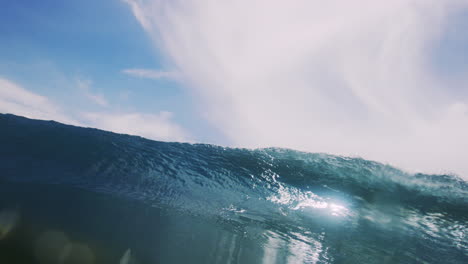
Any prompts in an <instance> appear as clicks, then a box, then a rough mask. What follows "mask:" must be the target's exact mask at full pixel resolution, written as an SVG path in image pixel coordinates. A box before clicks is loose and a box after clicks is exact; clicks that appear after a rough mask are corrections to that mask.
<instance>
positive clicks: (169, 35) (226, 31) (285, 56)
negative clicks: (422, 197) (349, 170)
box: [127, 0, 468, 176]
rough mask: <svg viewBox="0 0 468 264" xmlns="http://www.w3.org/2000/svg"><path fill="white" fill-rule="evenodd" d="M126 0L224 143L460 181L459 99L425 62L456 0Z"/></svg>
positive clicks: (462, 109)
mask: <svg viewBox="0 0 468 264" xmlns="http://www.w3.org/2000/svg"><path fill="white" fill-rule="evenodd" d="M127 3H129V4H130V5H131V7H132V10H133V13H134V14H135V16H136V17H137V19H138V20H139V21H140V22H141V23H142V25H143V28H144V29H145V30H146V31H147V32H148V33H149V34H150V36H151V37H152V39H153V40H154V42H155V44H156V45H157V46H158V47H159V48H161V49H162V50H163V51H164V52H165V53H166V55H167V57H168V58H169V59H170V60H171V62H172V63H174V65H175V66H176V67H177V68H178V69H180V74H181V75H182V76H183V78H184V79H186V80H188V82H189V84H190V85H191V86H192V87H193V88H194V89H195V90H196V91H197V93H198V94H200V95H201V96H202V98H203V99H204V100H203V104H201V106H202V107H204V109H203V110H204V111H203V112H206V113H208V114H207V118H209V119H210V120H211V121H212V122H213V124H214V125H215V126H217V127H218V128H219V129H220V130H221V131H223V132H224V133H225V134H226V135H227V136H228V137H229V138H230V139H231V140H232V142H233V144H234V145H240V146H250V147H258V146H283V147H292V148H296V149H301V150H308V151H312V152H329V153H335V154H343V155H360V156H363V157H364V158H369V159H375V160H379V161H383V162H390V163H392V164H394V165H397V166H401V167H403V168H406V169H415V170H422V171H434V172H439V171H441V170H445V171H456V172H458V173H461V174H463V175H466V176H468V163H466V160H465V159H466V157H467V156H468V137H466V136H463V135H466V134H468V133H467V132H468V117H467V114H466V105H467V101H468V100H467V98H457V97H456V96H455V95H454V94H452V93H451V91H450V90H449V89H446V88H445V87H446V83H445V81H444V80H443V79H442V78H440V77H439V76H438V74H437V72H434V71H433V67H432V66H431V65H430V60H431V57H430V56H431V52H433V49H434V46H435V44H436V42H437V38H438V37H439V36H440V34H441V33H442V32H443V30H444V27H445V26H446V25H447V22H448V21H449V19H450V18H451V15H452V14H453V12H454V10H457V9H461V8H465V9H466V8H467V7H468V2H467V1H465V0H445V1H440V0H394V1H375V0H355V1H340V0H329V1H322V0H291V1H283V0H239V1H229V0H203V1H201V0H200V1H197V0H194V1H183V0H146V1H144V0H140V1H137V0H133V1H131V0H127Z"/></svg>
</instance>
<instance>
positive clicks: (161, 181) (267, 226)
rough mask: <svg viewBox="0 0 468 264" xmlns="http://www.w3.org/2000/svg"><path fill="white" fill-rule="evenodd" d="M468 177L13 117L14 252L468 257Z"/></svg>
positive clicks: (9, 229) (3, 125)
mask: <svg viewBox="0 0 468 264" xmlns="http://www.w3.org/2000/svg"><path fill="white" fill-rule="evenodd" d="M467 231H468V184H467V182H466V181H464V180H462V179H460V178H459V177H457V176H454V175H425V174H409V173H405V172H403V171H400V170H398V169H396V168H393V167H391V166H387V165H383V164H380V163H377V162H373V161H367V160H363V159H359V158H346V157H339V156H332V155H326V154H313V153H304V152H297V151H293V150H288V149H276V148H270V149H258V150H248V149H231V148H223V147H218V146H212V145H203V144H185V143H164V142H156V141H151V140H147V139H144V138H140V137H134V136H128V135H119V134H114V133H109V132H105V131H100V130H96V129H89V128H79V127H73V126H67V125H63V124H59V123H56V122H47V121H38V120H30V119H26V118H23V117H18V116H13V115H0V263H81V264H90V263H120V264H128V263H142V264H144V263H240V264H244V263H245V264H248V263H468V239H467Z"/></svg>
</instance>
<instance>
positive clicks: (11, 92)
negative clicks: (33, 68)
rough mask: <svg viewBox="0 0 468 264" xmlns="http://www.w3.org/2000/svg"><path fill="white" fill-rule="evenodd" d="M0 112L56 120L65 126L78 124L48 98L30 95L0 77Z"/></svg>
mask: <svg viewBox="0 0 468 264" xmlns="http://www.w3.org/2000/svg"><path fill="white" fill-rule="evenodd" d="M0 112H1V113H12V114H16V115H21V116H25V117H29V118H34V119H43V120H56V121H59V122H63V123H67V124H77V123H78V122H77V121H76V120H74V119H73V118H70V117H69V116H67V115H65V114H63V111H62V109H61V108H60V107H59V106H57V105H56V104H54V103H53V102H51V101H50V100H49V99H48V98H46V97H44V96H41V95H38V94H35V93H32V92H30V91H28V90H26V89H24V88H23V87H21V86H19V85H18V84H16V83H14V82H12V81H10V80H8V79H5V78H2V77H0Z"/></svg>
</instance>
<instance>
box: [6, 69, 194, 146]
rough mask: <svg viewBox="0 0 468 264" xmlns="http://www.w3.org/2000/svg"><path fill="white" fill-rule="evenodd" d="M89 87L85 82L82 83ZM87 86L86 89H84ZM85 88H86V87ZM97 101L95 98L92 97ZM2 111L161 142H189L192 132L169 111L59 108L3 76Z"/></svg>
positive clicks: (43, 97)
mask: <svg viewBox="0 0 468 264" xmlns="http://www.w3.org/2000/svg"><path fill="white" fill-rule="evenodd" d="M81 85H84V86H83V87H87V84H86V82H81ZM83 89H84V88H83ZM85 90H86V89H85ZM93 100H94V99H93ZM0 113H11V114H16V115H21V116H25V117H29V118H34V119H43V120H55V121H58V122H62V123H66V124H73V125H78V126H88V127H95V128H99V129H104V130H109V131H112V132H116V133H126V134H130V135H138V136H143V137H147V138H150V139H155V140H162V141H189V140H190V136H189V134H188V133H187V132H186V131H185V130H184V129H183V128H182V127H181V126H179V125H178V124H177V123H176V122H174V121H173V114H172V113H170V112H165V111H162V112H159V113H153V114H148V113H140V112H121V111H118V112H115V111H111V110H107V112H87V111H84V110H82V109H80V110H74V109H67V111H65V110H64V109H63V108H61V107H59V106H58V105H57V104H56V103H54V102H52V101H51V100H50V99H48V98H47V97H45V96H42V95H38V94H35V93H33V92H30V91H28V90H27V89H25V88H23V87H21V86H20V85H18V84H16V83H14V82H12V81H10V80H8V79H5V78H1V77H0Z"/></svg>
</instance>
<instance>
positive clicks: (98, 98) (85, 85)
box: [76, 79, 109, 107]
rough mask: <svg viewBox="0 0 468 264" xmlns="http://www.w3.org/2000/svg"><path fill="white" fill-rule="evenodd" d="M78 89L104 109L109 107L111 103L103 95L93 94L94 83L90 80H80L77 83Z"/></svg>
mask: <svg viewBox="0 0 468 264" xmlns="http://www.w3.org/2000/svg"><path fill="white" fill-rule="evenodd" d="M76 83H77V86H78V89H80V90H81V91H82V92H83V94H84V96H85V97H87V98H88V99H89V100H91V101H92V102H93V103H95V104H97V105H100V106H102V107H108V106H109V103H108V102H107V100H106V98H105V97H104V96H103V95H102V94H98V93H93V92H92V91H91V85H92V82H91V81H90V80H84V79H78V80H77V81H76Z"/></svg>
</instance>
